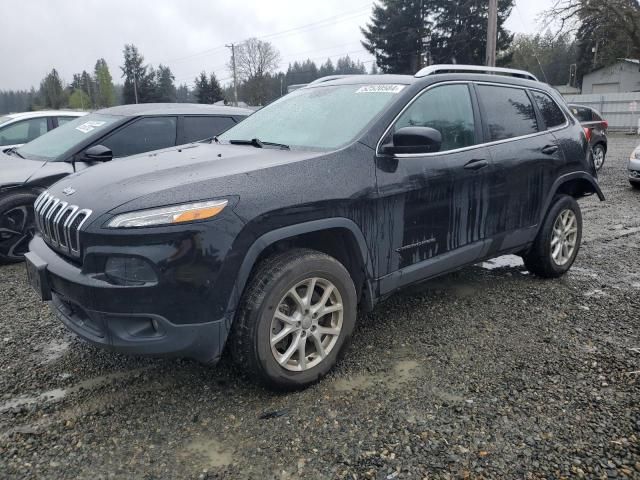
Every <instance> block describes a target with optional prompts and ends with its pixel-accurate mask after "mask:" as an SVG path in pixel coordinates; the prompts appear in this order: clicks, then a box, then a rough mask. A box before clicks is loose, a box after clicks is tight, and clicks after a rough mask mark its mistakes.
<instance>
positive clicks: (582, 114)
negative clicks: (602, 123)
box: [571, 107, 592, 122]
mask: <svg viewBox="0 0 640 480" xmlns="http://www.w3.org/2000/svg"><path fill="white" fill-rule="evenodd" d="M571 112H572V113H573V114H574V115H575V117H576V118H577V119H578V121H579V122H590V121H591V119H592V112H591V110H589V109H588V108H584V107H571Z"/></svg>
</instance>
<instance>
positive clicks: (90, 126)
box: [18, 113, 121, 160]
mask: <svg viewBox="0 0 640 480" xmlns="http://www.w3.org/2000/svg"><path fill="white" fill-rule="evenodd" d="M120 118H121V117H113V116H111V115H103V114H99V113H92V114H90V115H87V116H86V117H79V118H75V119H73V120H71V121H69V122H67V123H66V124H64V125H62V126H61V127H58V128H56V129H54V130H51V131H50V132H48V133H47V134H45V135H42V136H41V137H38V138H36V139H35V140H34V141H32V142H29V143H27V144H26V145H24V146H22V147H20V149H19V150H18V152H20V154H21V155H23V156H25V157H27V158H32V157H34V158H44V159H47V160H54V159H58V160H64V159H65V155H66V154H67V152H68V151H69V150H75V149H76V148H79V144H82V143H83V142H85V141H87V139H88V138H91V137H92V136H94V135H96V134H99V132H101V131H103V130H106V131H108V129H109V127H110V125H112V124H113V123H115V122H117V121H118V120H120ZM72 153H76V152H75V151H74V152H72Z"/></svg>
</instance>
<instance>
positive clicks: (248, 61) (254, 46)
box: [229, 38, 280, 81]
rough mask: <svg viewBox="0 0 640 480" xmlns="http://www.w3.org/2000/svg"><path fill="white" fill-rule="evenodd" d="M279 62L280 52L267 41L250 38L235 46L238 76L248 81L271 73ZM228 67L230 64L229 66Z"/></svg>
mask: <svg viewBox="0 0 640 480" xmlns="http://www.w3.org/2000/svg"><path fill="white" fill-rule="evenodd" d="M279 63H280V52H278V50H277V49H276V48H275V47H274V46H273V45H272V44H271V43H269V42H263V41H262V40H258V39H257V38H250V39H249V40H247V41H245V42H244V43H242V44H241V45H238V47H236V69H237V73H238V78H239V79H240V80H243V81H249V80H254V79H259V78H264V77H265V75H267V74H269V73H273V72H274V71H275V70H276V69H277V68H278V65H279ZM229 67H230V68H232V67H231V65H230V66H229Z"/></svg>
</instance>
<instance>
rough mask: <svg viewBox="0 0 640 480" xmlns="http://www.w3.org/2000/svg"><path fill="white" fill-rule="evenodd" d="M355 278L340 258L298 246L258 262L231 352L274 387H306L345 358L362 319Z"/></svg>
mask: <svg viewBox="0 0 640 480" xmlns="http://www.w3.org/2000/svg"><path fill="white" fill-rule="evenodd" d="M356 307H357V296H356V290H355V286H354V284H353V280H352V279H351V276H350V275H349V272H348V271H347V270H346V268H345V267H344V266H343V265H342V264H341V263H340V262H338V261H337V260H336V259H334V258H332V257H330V256H328V255H325V254H323V253H320V252H317V251H314V250H307V249H295V250H291V251H289V252H286V253H283V254H277V255H274V256H273V257H270V258H268V259H267V260H265V261H264V262H263V263H262V264H261V265H259V266H258V268H257V270H256V272H255V274H254V275H253V277H252V279H251V281H250V283H249V285H248V287H247V290H246V292H245V294H244V295H243V299H242V302H241V305H240V311H239V313H238V316H237V318H236V320H235V322H234V325H233V330H232V332H231V338H230V342H231V343H230V345H229V348H230V350H231V355H232V357H233V359H234V362H235V363H236V364H237V365H238V366H240V368H241V369H242V370H244V371H245V372H246V373H248V374H249V375H250V376H252V377H253V378H255V379H256V380H258V381H260V382H262V383H263V384H265V385H267V386H268V387H270V388H274V389H282V390H292V389H299V388H304V387H306V386H308V385H310V384H312V383H314V382H316V381H317V380H318V379H320V378H321V377H322V376H324V375H325V374H326V373H327V372H329V370H331V368H333V366H334V365H335V364H336V362H337V361H338V360H339V359H340V357H341V356H342V354H343V353H344V351H345V350H346V347H347V345H348V342H349V339H350V337H351V334H352V332H353V328H354V326H355V322H356Z"/></svg>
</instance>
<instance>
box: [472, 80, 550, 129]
mask: <svg viewBox="0 0 640 480" xmlns="http://www.w3.org/2000/svg"><path fill="white" fill-rule="evenodd" d="M478 90H479V92H480V104H481V105H482V109H483V112H484V116H485V121H486V123H487V126H488V128H489V138H490V139H491V141H495V140H504V139H506V138H513V137H519V136H521V135H529V134H530V133H536V132H537V131H538V122H537V120H536V115H535V112H534V110H533V105H532V104H531V101H530V100H529V96H528V95H527V92H525V91H524V90H522V89H520V88H509V87H495V86H492V85H480V86H478Z"/></svg>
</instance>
